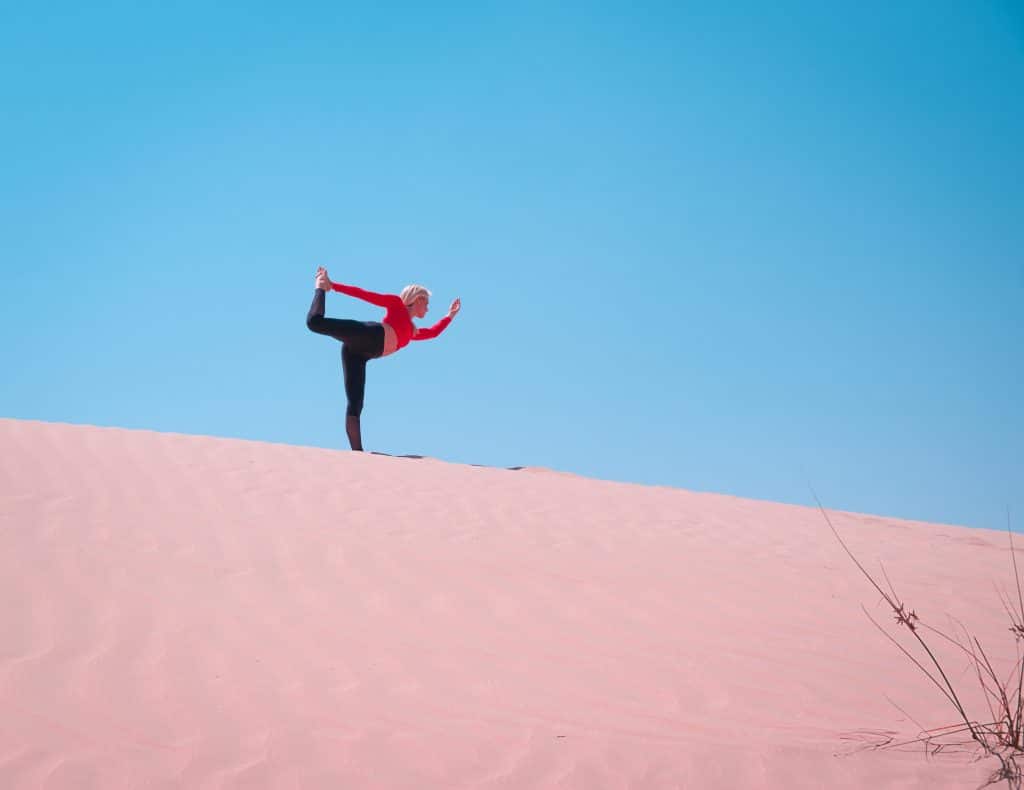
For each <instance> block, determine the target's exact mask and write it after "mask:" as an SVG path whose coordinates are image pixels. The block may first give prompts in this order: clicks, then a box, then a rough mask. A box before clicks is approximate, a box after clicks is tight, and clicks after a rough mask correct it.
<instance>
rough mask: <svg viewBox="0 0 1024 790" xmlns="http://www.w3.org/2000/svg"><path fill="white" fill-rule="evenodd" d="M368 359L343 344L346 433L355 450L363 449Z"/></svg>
mask: <svg viewBox="0 0 1024 790" xmlns="http://www.w3.org/2000/svg"><path fill="white" fill-rule="evenodd" d="M368 361H369V359H368V358H367V357H365V356H363V355H362V354H360V353H358V352H356V351H353V350H352V349H350V348H349V347H348V346H347V345H346V344H344V343H343V344H342V346H341V370H342V373H343V374H344V377H345V396H346V397H347V398H348V407H347V408H346V409H345V433H347V434H348V443H349V445H350V446H351V447H352V449H353V450H362V449H363V438H362V435H361V433H360V427H359V416H360V415H361V414H362V413H363V396H364V395H365V393H366V363H367V362H368Z"/></svg>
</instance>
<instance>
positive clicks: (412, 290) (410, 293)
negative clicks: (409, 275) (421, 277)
mask: <svg viewBox="0 0 1024 790" xmlns="http://www.w3.org/2000/svg"><path fill="white" fill-rule="evenodd" d="M399 296H401V298H402V301H403V302H404V303H405V304H407V305H409V304H412V303H413V302H415V301H416V300H417V299H419V298H420V297H421V296H425V297H427V298H428V299H429V298H430V291H428V290H427V289H426V288H424V287H423V286H422V285H407V286H405V288H403V289H402V293H401V294H399Z"/></svg>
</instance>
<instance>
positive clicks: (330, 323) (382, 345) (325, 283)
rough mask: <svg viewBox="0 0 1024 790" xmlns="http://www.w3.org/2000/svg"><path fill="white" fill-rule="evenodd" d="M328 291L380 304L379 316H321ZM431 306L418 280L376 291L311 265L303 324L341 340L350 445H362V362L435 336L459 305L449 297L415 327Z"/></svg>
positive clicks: (357, 448) (364, 387) (364, 362)
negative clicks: (432, 320) (434, 317)
mask: <svg viewBox="0 0 1024 790" xmlns="http://www.w3.org/2000/svg"><path fill="white" fill-rule="evenodd" d="M327 291H340V292H341V293H343V294H347V295H348V296H354V297H356V298H357V299H362V300H363V301H365V302H369V303H370V304H375V305H377V306H378V307H383V308H384V309H385V310H386V311H387V312H386V313H385V314H384V319H383V320H382V321H380V322H377V321H351V320H349V319H347V318H324V303H325V301H326V296H327ZM429 306H430V291H428V290H427V289H426V288H424V287H423V286H422V285H407V286H406V287H405V288H403V289H402V293H401V294H399V295H396V294H378V293H373V292H372V291H364V290H363V289H362V288H356V287H355V286H352V285H342V284H341V283H332V282H331V280H330V278H329V277H328V276H327V270H326V269H325V268H324V267H323V266H320V267H318V268H317V270H316V290H315V291H314V292H313V304H312V306H311V307H310V308H309V314H308V315H307V316H306V326H308V327H309V328H310V329H311V330H312V331H314V332H316V333H317V334H320V335H328V336H329V337H333V338H334V339H335V340H340V341H341V369H342V372H343V373H344V375H345V395H346V396H347V397H348V408H347V409H346V411H345V433H347V434H348V443H349V444H350V445H351V446H352V449H353V450H362V449H363V440H362V436H361V435H360V430H359V415H360V414H362V411H363V393H364V392H365V391H366V363H367V362H369V361H370V360H371V359H376V358H377V357H386V356H387V355H388V354H394V353H395V352H396V351H398V349H400V348H403V347H404V346H406V345H408V344H409V341H410V340H429V339H430V338H432V337H437V336H438V335H439V334H441V333H442V332H443V331H444V330H445V329H446V328H447V327H448V324H450V323H451V322H452V319H453V318H454V317H455V315H456V314H457V313H458V312H459V310H460V309H461V307H462V303H461V301H460V300H458V299H456V300H455V301H454V302H452V306H451V307H450V308H448V315H446V316H445V317H444V318H442V319H441V320H440V321H438V322H437V323H436V324H434V325H433V326H432V327H430V328H429V329H419V328H417V327H416V326H415V325H414V324H413V322H412V319H414V318H423V316H425V315H426V314H427V308H428V307H429Z"/></svg>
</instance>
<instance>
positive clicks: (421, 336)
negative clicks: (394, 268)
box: [331, 283, 452, 351]
mask: <svg viewBox="0 0 1024 790" xmlns="http://www.w3.org/2000/svg"><path fill="white" fill-rule="evenodd" d="M331 288H332V289H334V290H335V291H338V292H340V293H343V294H345V295H346V296H354V297H355V298H356V299H362V300H363V301H364V302H369V303H370V304H374V305H377V307H383V308H384V309H385V310H386V311H387V312H386V313H384V320H385V321H386V322H387V323H388V324H390V325H391V328H392V329H394V330H395V337H396V339H397V340H398V348H403V347H405V346H407V345H409V341H410V340H430V339H431V338H433V337H437V336H438V335H439V334H441V333H442V332H443V331H444V330H445V329H447V328H448V324H450V323H451V322H452V319H451V318H450V317H448V316H445V317H444V318H442V319H441V320H440V321H438V322H437V323H436V324H434V325H433V326H432V327H429V328H427V329H423V328H420V327H416V326H415V325H414V324H413V322H412V319H411V318H410V317H409V311H408V310H407V309H406V307H405V302H403V301H402V297H400V296H399V295H398V294H378V293H374V292H373V291H366V290H363V289H362V288H357V287H356V286H354V285H342V284H341V283H331ZM398 348H396V349H395V350H396V351H397V350H398Z"/></svg>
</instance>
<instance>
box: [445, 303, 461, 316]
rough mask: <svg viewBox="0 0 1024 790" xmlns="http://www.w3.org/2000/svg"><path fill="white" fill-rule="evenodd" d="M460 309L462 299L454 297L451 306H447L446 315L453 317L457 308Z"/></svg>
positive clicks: (456, 312)
mask: <svg viewBox="0 0 1024 790" xmlns="http://www.w3.org/2000/svg"><path fill="white" fill-rule="evenodd" d="M461 309H462V300H461V299H456V300H455V301H454V302H452V306H451V307H449V308H448V317H449V318H455V316H456V315H458V313H459V310H461Z"/></svg>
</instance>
